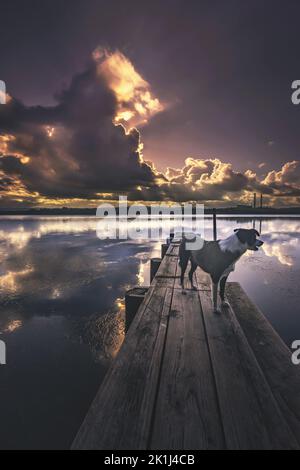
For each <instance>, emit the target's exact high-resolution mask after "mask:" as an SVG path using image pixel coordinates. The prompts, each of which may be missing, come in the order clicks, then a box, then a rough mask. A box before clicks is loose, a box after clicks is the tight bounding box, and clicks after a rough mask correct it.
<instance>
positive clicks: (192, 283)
mask: <svg viewBox="0 0 300 470" xmlns="http://www.w3.org/2000/svg"><path fill="white" fill-rule="evenodd" d="M196 269H197V264H196V263H195V262H194V261H193V259H191V269H190V272H189V280H190V283H191V288H192V289H193V290H197V288H196V287H195V286H194V282H193V274H194V272H195V271H196Z"/></svg>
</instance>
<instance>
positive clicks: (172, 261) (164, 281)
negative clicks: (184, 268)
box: [151, 243, 179, 287]
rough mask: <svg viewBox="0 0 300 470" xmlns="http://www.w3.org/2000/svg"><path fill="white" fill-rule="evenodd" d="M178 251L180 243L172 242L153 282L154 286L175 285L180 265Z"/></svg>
mask: <svg viewBox="0 0 300 470" xmlns="http://www.w3.org/2000/svg"><path fill="white" fill-rule="evenodd" d="M178 252H179V246H178V244H173V243H171V244H170V245H169V248H168V250H167V253H166V255H165V256H164V258H163V259H162V262H161V264H160V266H159V268H158V270H157V273H156V275H155V277H154V279H153V281H152V283H151V285H152V286H164V287H173V286H174V282H175V276H176V271H177V265H178Z"/></svg>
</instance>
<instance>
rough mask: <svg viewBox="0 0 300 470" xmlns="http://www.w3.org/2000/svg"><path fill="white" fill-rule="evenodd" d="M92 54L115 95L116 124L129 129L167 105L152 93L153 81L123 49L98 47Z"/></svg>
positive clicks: (143, 121) (99, 70) (145, 120)
mask: <svg viewBox="0 0 300 470" xmlns="http://www.w3.org/2000/svg"><path fill="white" fill-rule="evenodd" d="M93 58H94V60H95V61H96V63H97V69H98V73H99V75H101V77H103V78H104V80H105V81H106V83H107V85H108V87H109V88H110V90H111V91H112V92H113V93H114V95H115V97H116V100H117V104H118V106H117V112H116V115H115V118H114V122H115V124H118V123H120V124H123V125H125V127H126V128H127V129H128V128H130V127H134V126H140V125H143V124H146V123H147V122H148V121H149V119H150V118H151V117H152V116H154V115H155V114H157V113H159V112H161V111H163V110H164V109H165V105H163V104H162V103H161V102H160V100H159V99H158V98H157V97H155V96H154V95H153V93H152V91H151V87H150V84H149V83H148V82H147V81H146V80H145V79H144V78H143V77H142V76H141V75H140V74H139V73H138V72H137V71H136V69H135V68H134V66H133V64H132V63H131V62H130V60H129V59H128V58H127V57H125V56H124V55H123V54H122V53H121V52H120V51H115V52H110V51H108V50H107V49H104V48H101V47H98V48H97V49H96V50H95V51H94V53H93Z"/></svg>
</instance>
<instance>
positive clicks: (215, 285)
mask: <svg viewBox="0 0 300 470" xmlns="http://www.w3.org/2000/svg"><path fill="white" fill-rule="evenodd" d="M218 285H219V283H218V282H214V281H212V304H213V311H214V313H221V312H220V310H219V309H218Z"/></svg>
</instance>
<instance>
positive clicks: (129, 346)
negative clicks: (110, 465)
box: [73, 287, 171, 450]
mask: <svg viewBox="0 0 300 470" xmlns="http://www.w3.org/2000/svg"><path fill="white" fill-rule="evenodd" d="M149 290H150V291H151V293H150V298H149V301H148V303H147V304H146V305H145V304H142V307H143V308H142V310H140V311H139V312H138V314H137V317H136V318H135V319H134V321H133V324H132V325H131V328H130V330H129V333H128V336H127V338H126V339H125V341H124V343H123V346H122V348H121V350H120V352H119V354H118V356H117V357H116V359H115V361H114V364H113V366H112V367H111V368H110V370H109V372H108V373H107V375H106V377H105V379H104V382H103V383H102V385H101V387H100V390H99V392H98V394H97V396H96V398H95V400H94V402H93V403H92V405H91V408H90V410H89V412H88V414H87V416H86V418H85V420H84V422H83V424H82V426H81V428H80V430H79V432H78V434H77V436H76V438H75V441H74V443H73V448H74V449H106V450H109V449H127V450H129V449H140V448H144V449H145V448H146V445H147V442H148V439H149V429H150V422H151V416H152V408H153V403H154V399H155V393H156V388H157V381H158V376H159V364H160V360H161V355H162V349H163V344H164V336H165V332H166V324H165V319H166V317H167V315H168V314H169V308H170V300H171V291H170V290H168V291H167V288H164V287H163V288H152V287H150V289H149ZM150 378H151V380H150Z"/></svg>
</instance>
